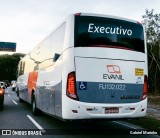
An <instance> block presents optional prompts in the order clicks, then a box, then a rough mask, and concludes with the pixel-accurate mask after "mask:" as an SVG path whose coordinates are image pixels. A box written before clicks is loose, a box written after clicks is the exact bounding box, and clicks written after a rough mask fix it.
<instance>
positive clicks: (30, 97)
mask: <svg viewBox="0 0 160 138" xmlns="http://www.w3.org/2000/svg"><path fill="white" fill-rule="evenodd" d="M147 77H148V68H147V48H146V41H145V36H144V29H143V26H142V24H141V23H139V22H137V21H133V20H129V19H124V18H120V17H115V16H107V15H97V14H86V13H78V14H73V15H70V16H69V17H68V18H66V19H65V20H64V21H63V22H62V23H61V24H60V25H59V26H58V27H57V28H56V29H55V30H54V31H53V32H52V33H51V34H50V35H49V36H48V37H47V38H46V39H44V40H43V41H42V42H41V43H40V44H39V45H37V46H36V47H35V48H34V49H33V50H32V51H31V52H30V53H28V54H27V55H26V56H25V57H24V58H23V59H21V61H20V62H19V66H18V79H17V94H18V96H19V99H20V100H23V101H26V102H28V103H30V104H31V105H32V113H33V114H37V111H38V110H41V111H43V112H44V113H47V114H49V115H52V116H56V117H58V118H61V119H65V120H76V119H123V118H135V117H143V116H145V115H146V110H147V90H148V89H147V87H148V86H147Z"/></svg>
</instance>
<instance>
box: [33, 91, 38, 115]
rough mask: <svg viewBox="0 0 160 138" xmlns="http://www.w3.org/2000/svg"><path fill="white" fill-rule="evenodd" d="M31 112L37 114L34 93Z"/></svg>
mask: <svg viewBox="0 0 160 138" xmlns="http://www.w3.org/2000/svg"><path fill="white" fill-rule="evenodd" d="M32 114H33V115H37V114H38V109H37V107H36V98H35V93H33V95H32Z"/></svg>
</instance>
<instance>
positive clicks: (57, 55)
mask: <svg viewBox="0 0 160 138" xmlns="http://www.w3.org/2000/svg"><path fill="white" fill-rule="evenodd" d="M59 57H60V54H58V53H55V54H54V57H53V62H56V61H57V59H58V58H59Z"/></svg>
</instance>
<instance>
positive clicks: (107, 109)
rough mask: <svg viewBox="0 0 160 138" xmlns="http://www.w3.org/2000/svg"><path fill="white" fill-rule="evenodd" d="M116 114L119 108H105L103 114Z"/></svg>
mask: <svg viewBox="0 0 160 138" xmlns="http://www.w3.org/2000/svg"><path fill="white" fill-rule="evenodd" d="M116 113H119V108H118V107H108V108H105V114H116Z"/></svg>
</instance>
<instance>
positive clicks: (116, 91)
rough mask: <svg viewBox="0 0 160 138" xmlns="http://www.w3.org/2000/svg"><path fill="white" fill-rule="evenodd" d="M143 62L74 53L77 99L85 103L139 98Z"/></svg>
mask: <svg viewBox="0 0 160 138" xmlns="http://www.w3.org/2000/svg"><path fill="white" fill-rule="evenodd" d="M144 63H145V62H143V61H141V62H138V61H129V60H128V61H127V60H114V59H102V58H84V57H75V68H76V87H77V95H78V98H79V101H82V102H88V103H135V102H139V101H141V97H142V93H143V84H144V65H145V64H144Z"/></svg>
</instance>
